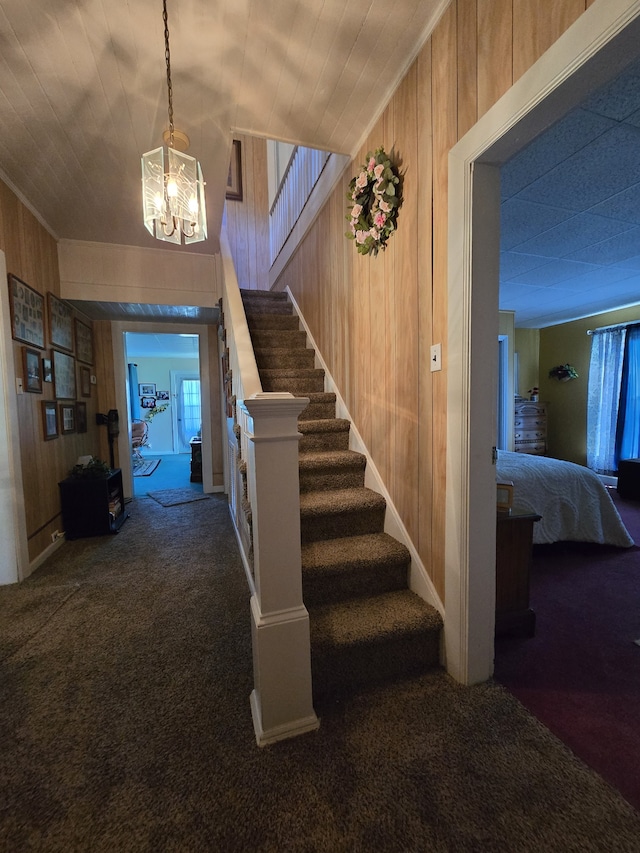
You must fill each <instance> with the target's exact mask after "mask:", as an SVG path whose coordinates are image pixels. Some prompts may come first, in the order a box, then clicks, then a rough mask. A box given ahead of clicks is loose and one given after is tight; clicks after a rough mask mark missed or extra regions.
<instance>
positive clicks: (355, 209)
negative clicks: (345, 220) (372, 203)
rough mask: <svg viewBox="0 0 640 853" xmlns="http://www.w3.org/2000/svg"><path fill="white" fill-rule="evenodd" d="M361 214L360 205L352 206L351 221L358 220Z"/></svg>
mask: <svg viewBox="0 0 640 853" xmlns="http://www.w3.org/2000/svg"><path fill="white" fill-rule="evenodd" d="M361 213H362V205H361V204H354V205H353V208H352V210H351V216H352V218H353V219H359V217H360V214H361Z"/></svg>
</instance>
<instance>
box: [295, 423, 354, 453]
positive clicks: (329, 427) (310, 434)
mask: <svg viewBox="0 0 640 853" xmlns="http://www.w3.org/2000/svg"><path fill="white" fill-rule="evenodd" d="M350 429H351V421H348V420H345V419H344V418H319V419H318V420H307V421H305V420H302V421H301V420H298V432H299V433H300V443H299V445H298V449H299V451H300V453H308V452H311V451H321V450H348V449H349V431H350Z"/></svg>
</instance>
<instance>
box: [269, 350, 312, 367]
mask: <svg viewBox="0 0 640 853" xmlns="http://www.w3.org/2000/svg"><path fill="white" fill-rule="evenodd" d="M254 354H255V357H256V364H257V365H258V370H287V369H291V368H294V369H300V368H302V369H309V368H313V367H314V364H315V357H316V354H315V352H314V350H312V349H302V347H295V348H294V349H289V348H283V347H267V348H265V349H256V350H254Z"/></svg>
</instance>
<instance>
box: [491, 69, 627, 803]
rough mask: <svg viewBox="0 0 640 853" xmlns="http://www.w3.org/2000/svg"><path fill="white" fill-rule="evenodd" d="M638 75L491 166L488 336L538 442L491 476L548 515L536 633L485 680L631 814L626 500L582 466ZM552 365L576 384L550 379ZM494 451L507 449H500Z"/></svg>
mask: <svg viewBox="0 0 640 853" xmlns="http://www.w3.org/2000/svg"><path fill="white" fill-rule="evenodd" d="M639 74H640V71H639V68H638V65H637V64H634V65H632V66H630V68H629V69H628V70H627V72H625V73H623V74H622V75H621V76H620V77H619V78H617V80H615V81H613V83H611V84H609V85H608V86H606V87H605V88H604V89H603V90H601V91H599V92H595V93H593V94H591V95H590V96H589V97H588V98H587V100H586V101H585V103H584V104H583V105H581V107H580V108H578V109H577V110H574V111H573V112H572V113H571V114H570V115H568V116H567V117H566V118H565V119H563V120H562V121H560V122H558V123H557V125H555V126H554V127H552V128H550V129H549V130H548V131H547V132H546V133H545V134H543V135H541V136H540V137H538V138H537V139H536V140H535V141H534V142H533V143H532V144H531V145H530V146H529V147H528V148H527V149H525V150H524V151H523V152H521V154H520V155H518V156H517V157H515V158H514V159H513V160H512V161H511V162H509V163H508V164H507V165H506V166H505V167H503V170H502V205H501V288H500V309H501V315H500V332H501V334H504V335H506V336H507V338H508V339H509V341H510V353H509V354H510V357H511V359H512V361H511V370H512V371H513V373H512V374H511V376H509V377H508V378H507V382H508V383H509V386H510V387H511V388H512V389H513V394H514V397H515V398H516V399H517V398H518V397H519V398H522V399H523V400H529V399H530V398H531V399H533V396H532V395H533V393H534V391H535V392H537V395H538V397H537V399H539V401H541V402H542V410H543V411H544V418H545V423H544V425H543V428H542V429H543V432H544V433H545V434H544V447H541V448H540V449H539V450H538V451H534V453H535V452H539V453H543V454H544V456H540V457H536V456H529V455H527V454H525V453H511V452H501V453H500V454H499V457H501V458H499V461H498V466H499V467H498V471H499V479H500V480H505V481H511V482H513V483H514V502H516V503H517V501H518V493H519V492H520V501H521V504H520V506H521V508H523V509H525V510H528V511H531V512H540V513H541V514H542V515H544V514H545V511H544V509H543V508H542V507H546V508H547V513H546V514H547V516H552V517H551V518H550V519H548V522H549V523H548V524H547V525H545V524H544V523H543V522H542V521H540V522H538V523H536V524H535V525H534V538H533V543H534V544H533V549H532V552H533V557H532V562H531V574H530V605H531V608H532V609H533V611H534V612H535V615H536V618H537V622H536V630H535V635H534V636H532V637H525V638H523V637H513V636H512V637H508V636H507V637H499V638H497V640H496V659H495V678H496V680H497V681H499V682H500V683H502V684H503V685H504V686H505V687H507V689H508V690H510V692H512V693H513V694H514V695H515V696H517V698H518V699H519V700H520V701H521V702H523V704H524V705H525V706H526V707H528V708H529V710H531V711H532V712H533V713H534V714H535V715H536V716H538V718H539V719H540V720H541V721H542V722H544V724H545V725H547V726H548V727H549V728H550V729H551V730H552V731H553V732H554V733H555V734H557V735H558V736H559V737H560V738H561V739H562V740H563V741H564V742H565V743H566V744H567V745H568V746H569V747H570V748H571V749H572V750H573V751H574V752H575V753H576V754H577V755H579V756H580V757H581V758H582V759H583V760H584V761H585V762H586V763H587V764H588V765H589V766H591V767H592V768H594V769H595V770H596V771H597V772H599V773H600V774H601V775H603V776H604V778H605V779H607V780H608V781H609V782H610V784H612V785H614V786H615V787H617V788H618V789H619V790H620V791H621V792H622V793H623V795H624V796H625V797H626V798H627V799H628V800H629V801H630V802H631V803H632V804H633V805H634V806H635V807H636V808H640V785H639V784H638V780H637V772H636V771H637V761H638V758H639V757H640V739H639V738H638V735H637V725H636V722H637V717H638V714H639V713H640V679H639V678H638V666H637V663H638V655H639V654H640V649H639V648H638V644H637V643H636V641H637V640H638V638H640V617H638V613H639V612H640V607H639V605H640V583H639V582H638V581H639V578H640V548H638V545H637V544H636V545H634V544H633V543H634V541H635V543H640V503H639V502H637V501H634V500H632V499H629V498H625V497H623V496H621V495H620V494H619V493H618V492H617V490H616V488H615V487H616V482H617V481H616V478H615V477H613V478H600V479H604V480H605V481H607V482H608V483H609V486H608V488H605V487H604V486H603V485H602V484H601V483H600V482H597V480H598V477H597V475H595V474H594V473H593V472H591V471H590V470H589V469H587V468H586V467H582V466H586V465H587V445H588V425H587V405H588V389H589V382H588V380H589V367H590V359H591V346H592V341H593V336H592V335H591V334H590V332H591V331H592V330H594V329H598V328H601V327H606V326H617V325H619V324H624V325H626V324H633V323H638V322H640V305H639V304H638V294H639V293H640V283H639V282H638V273H639V271H640V250H639V249H640V229H639V227H638V226H639V225H640V214H639V213H638V206H637V196H638V189H639V187H640V170H639V169H638V164H637V156H636V152H637V149H638V143H639V142H640V76H639ZM543 164H544V165H543ZM516 354H517V357H515V355H516ZM567 362H569V363H570V364H571V365H572V366H574V367H575V369H576V372H577V374H578V378H577V379H576V380H574V381H568V382H559V381H557V379H554V378H552V377H550V376H549V371H550V370H551V369H552V368H553V367H554V366H555V365H561V364H565V363H567ZM608 379H609V377H608V376H607V373H606V371H605V373H604V383H606V382H607V381H608ZM501 446H502V447H503V448H505V449H506V448H509V447H513V438H512V437H510V438H509V439H508V440H506V441H503V443H502V445H501ZM633 455H634V456H640V452H638V450H636V451H635V453H633ZM623 458H624V457H623ZM556 460H561V461H560V462H559V463H557V464H558V465H560V466H561V467H562V466H565V467H566V466H567V463H574V464H577V465H579V466H581V468H580V469H577V473H578V475H579V476H580V478H582V477H583V476H584V478H585V479H590V480H592V481H596V482H595V483H593V489H594V492H593V493H592V496H591V498H590V499H589V501H588V503H589V504H590V506H589V507H588V508H587V509H586V510H585V511H582V512H580V511H572V510H571V505H572V503H573V504H574V506H575V505H576V501H577V498H576V497H575V492H574V489H577V486H576V485H575V484H574V485H569V486H565V485H562V484H561V483H562V481H560V480H559V479H558V474H557V472H556V471H555V470H553V469H551V470H546V468H545V466H546V467H549V465H550V464H551V465H555V464H556ZM523 462H524V465H525V467H528V468H531V469H532V470H533V476H534V478H535V479H536V480H537V482H538V498H537V499H536V498H534V497H533V495H530V494H529V493H528V492H527V495H526V496H525V497H524V498H523V496H522V490H521V489H520V490H519V489H518V485H519V482H518V479H517V478H518V476H520V473H519V467H521V465H522V463H523ZM516 463H519V465H518V468H516V467H514V466H515V464H516ZM522 488H527V489H528V488H529V486H528V485H527V486H526V487H524V486H522ZM592 513H595V514H592ZM567 522H568V523H569V528H567V527H566V526H565V524H566V523H567ZM609 523H610V527H609V529H605V528H607V527H608V526H609ZM572 525H573V529H571V526H572ZM564 540H574V541H564ZM586 543H590V544H586ZM594 543H605V544H594ZM614 733H615V734H614Z"/></svg>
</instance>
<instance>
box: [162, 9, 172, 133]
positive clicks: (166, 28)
mask: <svg viewBox="0 0 640 853" xmlns="http://www.w3.org/2000/svg"><path fill="white" fill-rule="evenodd" d="M162 20H163V21H164V58H165V62H166V63H167V91H168V93H169V147H170V148H173V147H174V144H173V87H172V85H171V53H170V51H169V17H168V15H167V0H162Z"/></svg>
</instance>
